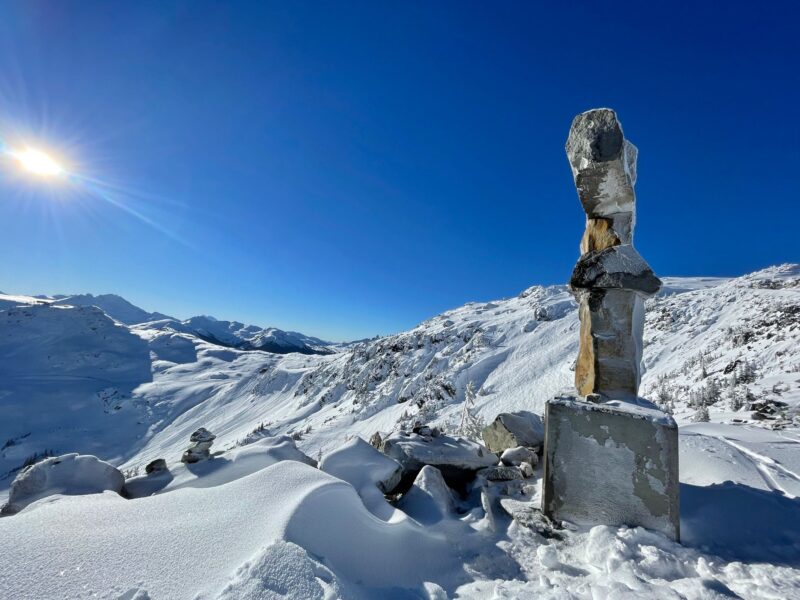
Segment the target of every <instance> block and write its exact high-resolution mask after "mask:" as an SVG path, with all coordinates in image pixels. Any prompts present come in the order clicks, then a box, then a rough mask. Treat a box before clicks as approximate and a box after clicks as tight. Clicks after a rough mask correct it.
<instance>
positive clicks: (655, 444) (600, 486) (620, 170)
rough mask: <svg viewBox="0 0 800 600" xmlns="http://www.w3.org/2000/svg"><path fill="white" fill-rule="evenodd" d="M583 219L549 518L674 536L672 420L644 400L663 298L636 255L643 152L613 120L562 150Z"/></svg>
mask: <svg viewBox="0 0 800 600" xmlns="http://www.w3.org/2000/svg"><path fill="white" fill-rule="evenodd" d="M566 151H567V157H568V159H569V163H570V167H571V168H572V175H573V177H574V180H575V186H576V188H577V190H578V197H579V199H580V202H581V204H582V206H583V209H584V211H585V212H586V230H585V232H584V234H583V238H582V239H581V243H580V250H581V257H580V259H579V260H578V263H577V264H576V265H575V269H574V270H573V273H572V278H571V280H570V289H571V290H572V292H573V294H574V295H575V297H576V299H577V301H578V306H579V317H580V348H579V351H578V359H577V362H576V365H575V390H574V391H573V392H571V393H569V394H565V395H562V396H561V397H559V398H556V399H553V400H551V401H549V402H548V403H547V406H546V409H545V451H544V462H545V466H544V489H543V495H542V496H543V501H542V504H543V506H542V508H543V511H544V512H545V514H547V515H549V516H551V517H553V518H556V519H564V520H569V521H573V522H577V523H581V524H586V525H597V524H606V525H631V526H635V525H641V526H644V527H649V528H652V529H657V530H660V531H662V532H663V533H665V534H667V535H668V536H670V537H672V538H674V539H677V538H678V537H679V517H678V435H677V431H678V430H677V426H676V424H675V421H674V420H673V419H672V418H671V417H670V416H669V415H666V414H664V413H663V412H661V411H660V410H658V409H657V408H656V407H655V406H654V405H653V404H651V403H649V402H647V401H646V400H643V399H640V398H639V397H638V391H639V382H640V380H641V361H642V334H643V331H644V301H645V299H646V298H648V297H650V296H652V295H653V294H655V293H656V292H658V290H659V289H660V287H661V281H660V280H659V279H658V278H657V277H656V276H655V275H654V274H653V271H652V270H651V269H650V267H649V266H648V264H647V263H646V262H645V260H644V259H643V258H642V257H641V256H640V255H639V253H638V252H637V251H636V249H635V248H634V247H633V229H634V225H635V223H636V196H635V193H634V189H633V187H634V185H635V183H636V159H637V155H638V150H637V149H636V146H634V145H633V144H631V143H630V142H629V141H627V140H626V139H625V136H624V135H623V132H622V127H621V125H620V123H619V121H618V120H617V115H616V113H615V112H614V111H613V110H610V109H607V108H601V109H595V110H590V111H588V112H585V113H582V114H580V115H578V116H577V117H575V119H574V120H573V122H572V127H571V128H570V132H569V138H568V139H567V144H566Z"/></svg>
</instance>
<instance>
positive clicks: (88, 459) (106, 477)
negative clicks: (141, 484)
mask: <svg viewBox="0 0 800 600" xmlns="http://www.w3.org/2000/svg"><path fill="white" fill-rule="evenodd" d="M124 484H125V477H124V476H123V475H122V473H120V471H119V469H117V468H116V467H114V466H112V465H110V464H108V463H107V462H104V461H102V460H100V459H99V458H97V457H96V456H89V455H80V454H65V455H63V456H54V457H52V458H46V459H45V460H42V461H40V462H38V463H35V464H33V465H30V466H29V467H26V468H25V469H24V470H23V471H22V472H20V474H19V475H17V477H16V478H15V479H14V482H13V483H12V484H11V492H10V494H9V496H8V502H7V503H6V504H5V505H3V507H2V509H0V516H8V515H13V514H16V513H18V512H19V511H21V510H22V509H23V508H25V507H26V506H28V505H29V504H31V503H32V502H35V501H36V500H41V499H42V498H46V497H47V496H53V495H55V494H64V495H68V496H78V495H82V494H99V493H102V492H104V491H106V490H111V491H112V492H116V493H120V491H122V486H123V485H124Z"/></svg>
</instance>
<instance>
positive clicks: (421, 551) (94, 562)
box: [0, 461, 464, 600]
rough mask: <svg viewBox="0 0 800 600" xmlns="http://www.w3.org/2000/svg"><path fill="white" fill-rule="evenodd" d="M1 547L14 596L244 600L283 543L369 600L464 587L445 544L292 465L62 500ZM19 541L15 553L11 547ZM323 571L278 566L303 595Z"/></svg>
mask: <svg viewBox="0 0 800 600" xmlns="http://www.w3.org/2000/svg"><path fill="white" fill-rule="evenodd" d="M0 539H2V540H3V542H4V544H3V546H4V548H6V549H7V551H4V560H2V561H0V582H2V583H0V595H2V596H3V597H5V598H49V599H52V600H57V599H59V598H65V599H67V598H69V599H71V600H72V599H76V598H89V597H96V596H99V597H106V598H107V597H118V596H121V595H122V594H124V593H126V592H128V591H130V590H136V589H139V590H141V591H144V592H146V593H147V594H148V595H149V596H150V597H152V598H174V599H180V598H195V597H197V596H198V595H200V596H201V597H203V598H213V597H215V596H216V595H217V594H220V593H222V596H223V597H238V596H234V595H231V594H232V592H233V590H235V589H246V588H247V585H246V583H245V581H247V580H249V579H252V578H261V577H264V576H265V575H266V573H265V570H266V569H268V568H269V565H267V564H263V563H264V562H265V559H264V558H263V550H262V549H265V548H269V547H270V546H271V545H273V544H275V543H276V542H281V541H286V542H290V543H292V544H295V545H296V546H298V547H300V548H303V549H304V551H305V552H307V553H308V555H310V556H313V557H317V560H324V562H325V564H326V566H327V567H328V568H329V569H330V570H331V571H332V572H333V573H335V574H336V577H337V578H338V579H340V580H341V585H343V586H347V587H350V586H352V587H354V588H360V589H362V590H363V589H367V590H369V589H372V592H371V596H367V597H386V595H387V594H388V593H389V590H392V589H395V590H406V592H405V596H402V595H401V596H399V597H410V596H411V595H412V590H419V589H421V588H422V584H423V582H424V581H429V580H432V579H433V578H434V577H442V576H444V578H445V580H446V581H447V582H448V583H449V584H450V585H451V586H453V585H455V584H456V583H458V581H459V580H461V581H464V576H463V574H460V568H459V565H460V562H459V556H458V555H457V553H454V552H453V551H452V548H451V544H450V543H449V542H448V540H447V539H445V537H444V536H443V535H441V534H437V533H432V532H427V531H425V530H424V529H423V528H422V527H420V526H417V525H415V524H414V523H413V522H411V521H409V520H406V521H403V522H401V523H386V522H383V521H380V520H378V519H376V518H375V517H373V516H372V515H371V514H370V513H369V512H368V511H367V510H366V509H365V508H364V506H363V504H361V501H360V499H359V498H358V495H357V494H356V492H355V491H354V490H353V488H352V487H351V486H350V485H348V484H346V483H344V482H342V481H341V480H338V479H336V478H334V477H332V476H330V475H327V474H325V473H323V472H322V471H319V470H317V469H314V468H313V467H310V466H308V465H303V464H300V463H298V462H295V461H284V462H280V463H278V464H275V465H273V466H270V467H267V468H265V469H263V470H260V471H258V472H257V473H254V474H252V475H250V476H248V477H243V478H241V479H236V480H235V481H232V482H230V483H228V484H227V485H223V486H219V487H213V488H205V489H197V488H185V489H180V490H175V491H173V492H170V493H169V494H161V495H156V496H152V497H147V498H139V499H136V500H124V499H122V498H120V497H119V496H117V495H116V494H113V495H112V494H108V493H106V494H102V495H100V494H97V495H93V496H82V497H80V498H76V497H68V496H64V497H62V498H60V499H58V500H57V501H51V502H49V503H47V504H42V505H39V506H29V507H28V508H27V509H26V510H24V511H23V512H21V513H19V514H18V515H15V516H13V517H9V518H6V519H3V520H2V523H0ZM12 539H13V540H14V544H13V547H12V546H11V545H10V544H7V543H5V542H9V541H10V540H12ZM295 554H301V553H300V552H298V551H297V550H295ZM289 556H290V557H291V554H290V555H289ZM43 557H46V559H43ZM296 558H298V559H299V558H301V557H300V556H296ZM309 560H311V559H309ZM254 561H255V562H254ZM259 563H261V564H262V567H259V566H258V564H259ZM315 563H316V561H311V562H310V563H306V564H305V565H304V564H303V563H302V562H300V563H299V564H298V563H294V564H289V563H286V562H284V563H282V564H283V566H282V567H279V566H278V565H272V566H273V567H274V568H281V569H286V572H285V575H286V576H287V577H286V579H285V580H284V581H283V585H285V586H291V585H292V582H293V581H294V582H295V583H296V584H298V585H297V587H296V588H295V589H293V590H292V593H293V594H294V597H298V596H297V593H298V591H299V590H302V589H304V588H305V589H310V590H313V589H315V586H314V582H312V581H311V579H310V578H309V577H308V573H309V570H308V569H311V571H312V572H315V577H319V578H321V579H322V580H323V581H322V583H320V584H319V585H320V586H321V587H322V585H323V583H324V584H327V585H330V584H331V583H332V582H331V581H330V580H329V581H324V580H325V579H328V578H331V577H332V576H331V575H330V574H326V573H330V571H328V570H327V569H325V568H322V567H316V564H315ZM240 567H244V569H243V570H242V569H240ZM306 567H307V568H306ZM237 571H238V572H237ZM243 579H244V580H245V581H243ZM275 579H276V578H275V577H273V578H269V580H270V581H273V582H274V583H273V585H277V584H278V583H279V582H278V581H275ZM228 581H230V583H229V584H228V585H227V586H226V582H228ZM301 585H302V587H301ZM381 588H384V589H386V590H387V591H386V592H383V593H382V592H381V591H380V590H381ZM275 591H276V592H279V590H275ZM265 593H266V592H265ZM275 596H278V594H277V593H276V594H275ZM275 596H273V597H275ZM255 597H264V596H255ZM265 597H270V596H269V595H267V596H265ZM312 597H313V596H312ZM320 597H322V596H320Z"/></svg>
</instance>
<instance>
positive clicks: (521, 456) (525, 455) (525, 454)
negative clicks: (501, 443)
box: [500, 446, 539, 467]
mask: <svg viewBox="0 0 800 600" xmlns="http://www.w3.org/2000/svg"><path fill="white" fill-rule="evenodd" d="M500 460H501V461H502V463H503V464H504V465H506V466H509V467H518V466H519V465H521V464H522V463H528V464H530V465H536V464H538V462H539V456H538V455H537V454H536V452H534V451H533V450H531V449H530V448H525V447H524V446H517V447H516V448H507V449H505V450H503V454H501V455H500Z"/></svg>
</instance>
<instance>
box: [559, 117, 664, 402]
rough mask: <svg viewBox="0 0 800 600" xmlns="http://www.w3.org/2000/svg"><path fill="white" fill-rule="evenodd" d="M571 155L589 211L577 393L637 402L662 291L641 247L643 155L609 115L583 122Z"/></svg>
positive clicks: (579, 285) (575, 282) (581, 266)
mask: <svg viewBox="0 0 800 600" xmlns="http://www.w3.org/2000/svg"><path fill="white" fill-rule="evenodd" d="M566 150H567V157H568V158H569V163H570V166H571V167H572V175H573V177H574V179H575V187H577V188H578V197H579V198H580V201H581V204H582V205H583V210H584V211H585V212H586V231H585V232H584V234H583V239H581V246H580V248H581V257H580V259H579V260H578V264H577V265H575V270H574V271H573V273H572V279H571V280H570V288H571V289H572V292H573V293H574V294H575V297H576V299H577V301H578V306H579V309H578V310H579V313H578V314H579V316H580V321H581V330H580V350H579V352H578V361H577V363H576V365H575V387H576V389H577V391H578V394H579V395H581V396H585V397H587V398H590V399H597V400H600V399H601V398H605V399H617V400H632V399H635V398H636V397H637V394H638V390H639V381H640V379H641V374H640V365H641V362H642V332H643V330H644V300H645V299H646V298H648V297H650V296H652V295H653V294H655V293H656V292H657V291H658V290H659V289H660V288H661V281H660V280H659V279H658V278H657V277H656V276H655V275H654V274H653V271H652V270H651V269H650V267H649V266H648V264H647V263H646V262H645V261H644V259H643V258H642V257H641V256H640V255H639V253H638V252H637V251H636V249H635V248H634V247H633V228H634V225H635V222H636V195H635V194H634V191H633V186H634V184H635V183H636V157H637V155H638V150H637V149H636V146H634V145H633V144H631V143H630V142H629V141H628V140H626V139H625V137H624V136H623V134H622V127H621V126H620V124H619V121H617V115H616V114H615V113H614V111H613V110H610V109H607V108H601V109H597V110H591V111H589V112H585V113H583V114H580V115H578V116H577V117H575V120H574V121H573V122H572V127H571V129H570V132H569V138H568V139H567V146H566ZM598 395H599V396H600V398H598V397H597V396H598Z"/></svg>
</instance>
